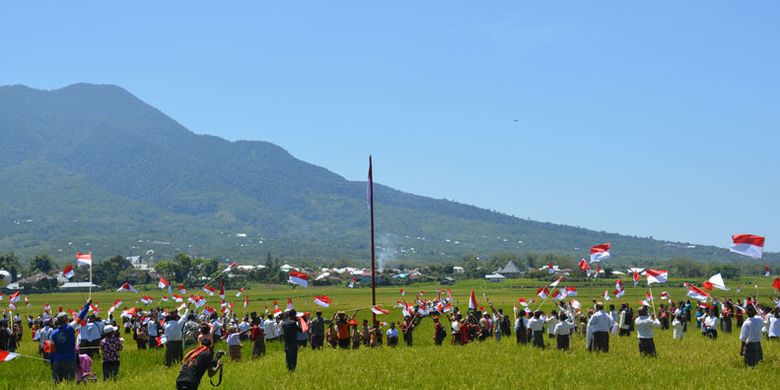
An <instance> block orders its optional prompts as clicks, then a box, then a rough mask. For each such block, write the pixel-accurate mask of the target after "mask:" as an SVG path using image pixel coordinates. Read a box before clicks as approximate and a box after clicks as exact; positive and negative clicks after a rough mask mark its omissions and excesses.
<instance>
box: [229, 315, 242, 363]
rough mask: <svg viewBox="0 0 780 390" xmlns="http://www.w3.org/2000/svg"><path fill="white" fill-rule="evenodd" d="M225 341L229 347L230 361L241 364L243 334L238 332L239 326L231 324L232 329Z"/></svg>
mask: <svg viewBox="0 0 780 390" xmlns="http://www.w3.org/2000/svg"><path fill="white" fill-rule="evenodd" d="M225 341H226V342H227V345H228V354H229V355H230V360H231V361H234V362H240V361H241V348H242V345H241V333H240V332H239V331H238V326H236V325H232V324H231V325H230V327H228V331H227V336H225Z"/></svg>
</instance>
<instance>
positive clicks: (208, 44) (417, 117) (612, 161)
mask: <svg viewBox="0 0 780 390" xmlns="http://www.w3.org/2000/svg"><path fill="white" fill-rule="evenodd" d="M72 3H76V2H60V1H57V2H48V3H47V2H41V3H40V4H37V5H35V6H30V5H27V4H23V3H19V4H23V5H17V4H12V5H9V4H7V3H6V4H3V5H0V16H2V23H0V34H1V36H2V37H3V39H0V50H1V51H0V52H1V53H2V55H0V84H26V85H29V86H32V87H37V88H45V89H55V88H60V87H63V86H65V85H68V84H72V83H75V82H94V83H110V84H117V85H120V86H122V87H124V88H126V89H128V90H129V91H130V92H132V93H134V94H135V95H136V96H138V97H139V98H141V99H143V100H145V101H146V102H148V103H150V104H152V105H154V106H155V107H157V108H159V109H160V110H162V111H164V112H165V113H167V114H169V115H170V116H172V117H173V118H174V119H176V120H178V121H179V122H181V123H182V124H184V125H185V126H187V127H188V128H190V129H192V130H193V131H195V132H198V133H208V134H214V135H218V136H222V137H224V138H227V139H230V140H237V139H252V140H266V141H270V142H273V143H276V144H278V145H280V146H282V147H284V148H286V149H287V150H289V151H290V152H291V153H292V154H293V155H295V156H296V157H299V158H301V159H303V160H306V161H309V162H312V163H315V164H317V165H321V166H324V167H327V168H329V169H331V170H333V171H335V172H337V173H339V174H341V175H343V176H345V177H346V178H348V179H353V180H364V179H365V171H366V159H367V155H368V154H369V153H373V154H374V158H375V171H374V174H375V178H376V180H377V181H379V182H381V183H383V184H387V185H390V186H393V187H396V188H399V189H401V190H404V191H408V192H413V193H417V194H421V195H427V196H432V197H436V198H447V199H454V200H458V201H461V202H465V203H470V204H474V205H478V206H481V207H485V208H490V209H494V210H498V211H502V212H506V213H509V214H513V215H516V216H519V217H523V218H525V217H529V218H532V219H536V220H542V221H550V222H556V223H565V224H570V225H577V226H583V227H588V228H593V229H597V230H606V231H612V232H620V233H624V234H630V235H639V236H653V237H655V238H658V239H670V240H679V241H687V242H693V243H702V244H715V245H719V246H727V245H728V244H729V236H730V235H731V234H732V233H754V234H762V235H766V236H767V249H769V250H775V251H777V250H780V223H778V221H780V207H778V202H780V182H778V172H780V157H779V156H780V154H779V153H778V146H780V120H779V119H780V118H779V117H778V116H779V115H780V110H778V107H780V72H778V69H780V50H778V49H780V47H778V46H779V45H780V44H778V38H780V24H778V23H777V15H778V14H780V6H779V5H778V3H776V2H772V1H763V2H762V1H756V2H750V3H749V5H745V3H737V2H730V1H708V2H673V1H670V2H662V1H658V2H643V3H642V4H636V3H637V2H622V1H621V2H617V1H616V2H598V3H597V4H587V3H590V2H579V1H577V2H537V1H534V2H521V1H507V2H501V1H496V2H490V3H489V4H490V5H489V6H486V5H485V4H486V3H482V4H477V3H475V2H473V1H472V2H467V1H463V2H459V1H447V2H366V1H360V2H335V1H328V2H324V1H312V2H303V1H297V2H268V4H255V3H260V2H235V4H233V3H234V2H231V5H229V6H227V5H222V6H216V5H212V4H213V3H205V2H203V3H199V4H192V3H194V2H187V3H186V4H185V2H176V4H173V3H174V2H164V3H166V4H160V3H163V2H140V1H139V2H133V4H132V5H112V6H110V8H109V7H107V6H106V5H105V4H104V3H103V2H80V3H79V4H78V5H77V4H72ZM167 3H171V4H167ZM421 3H424V4H421ZM551 3H554V4H551ZM207 4H209V5H207Z"/></svg>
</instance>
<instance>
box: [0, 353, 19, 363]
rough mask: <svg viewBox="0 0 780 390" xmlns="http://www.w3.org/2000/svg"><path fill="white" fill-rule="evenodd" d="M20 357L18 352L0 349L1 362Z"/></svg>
mask: <svg viewBox="0 0 780 390" xmlns="http://www.w3.org/2000/svg"><path fill="white" fill-rule="evenodd" d="M18 357H19V354H18V353H14V352H8V351H3V350H0V362H10V361H11V360H14V359H16V358H18Z"/></svg>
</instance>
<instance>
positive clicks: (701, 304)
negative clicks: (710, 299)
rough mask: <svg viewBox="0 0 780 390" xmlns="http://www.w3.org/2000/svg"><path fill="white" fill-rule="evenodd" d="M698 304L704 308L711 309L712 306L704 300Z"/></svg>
mask: <svg viewBox="0 0 780 390" xmlns="http://www.w3.org/2000/svg"><path fill="white" fill-rule="evenodd" d="M698 306H699V307H700V308H702V309H709V308H710V307H712V305H708V304H706V303H704V302H699V305H698Z"/></svg>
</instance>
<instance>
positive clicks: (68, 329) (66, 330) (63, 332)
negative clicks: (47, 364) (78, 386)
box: [49, 299, 92, 384]
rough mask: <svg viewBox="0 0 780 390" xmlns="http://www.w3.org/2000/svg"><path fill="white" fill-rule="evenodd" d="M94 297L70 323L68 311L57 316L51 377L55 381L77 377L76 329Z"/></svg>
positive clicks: (52, 345) (52, 336) (85, 315)
mask: <svg viewBox="0 0 780 390" xmlns="http://www.w3.org/2000/svg"><path fill="white" fill-rule="evenodd" d="M91 303H92V299H88V300H87V303H86V304H84V307H83V308H82V309H81V311H79V314H78V318H74V319H73V321H72V322H70V323H68V313H65V312H60V313H58V314H57V317H56V321H57V322H56V329H54V330H53V331H52V332H51V335H50V336H49V337H50V338H51V347H52V352H51V377H52V379H53V380H54V383H55V384H56V383H60V382H62V381H63V380H66V381H72V380H74V379H76V330H77V329H78V328H79V327H80V325H79V323H80V322H81V321H83V320H84V319H85V318H86V317H87V312H88V311H89V305H90V304H91Z"/></svg>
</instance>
